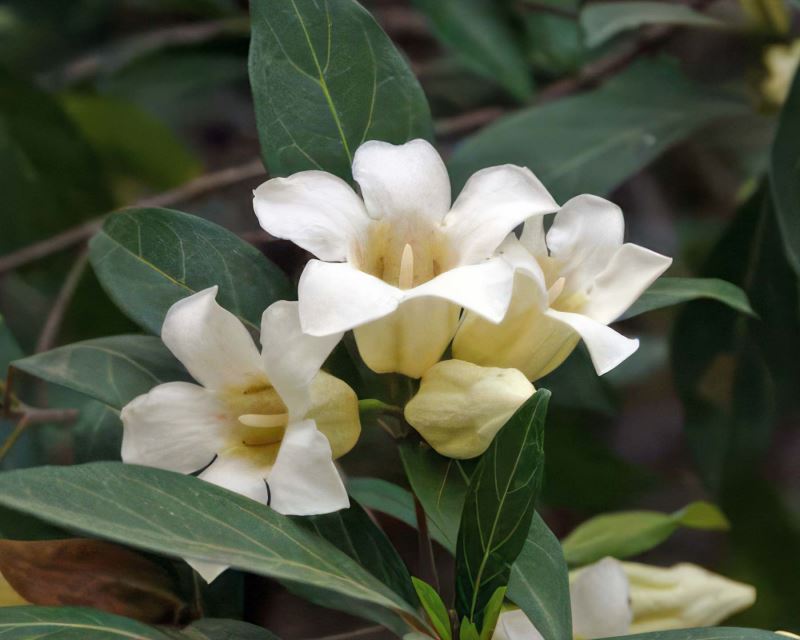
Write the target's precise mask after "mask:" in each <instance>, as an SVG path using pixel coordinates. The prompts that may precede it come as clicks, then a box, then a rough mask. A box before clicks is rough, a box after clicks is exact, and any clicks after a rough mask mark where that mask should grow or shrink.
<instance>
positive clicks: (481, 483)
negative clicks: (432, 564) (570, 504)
mask: <svg viewBox="0 0 800 640" xmlns="http://www.w3.org/2000/svg"><path fill="white" fill-rule="evenodd" d="M549 399H550V392H549V391H547V390H546V389H539V390H538V391H537V392H536V393H535V394H534V395H533V396H531V397H530V398H529V399H528V400H527V401H526V402H525V403H524V404H523V405H522V406H521V407H520V408H519V409H517V411H516V412H515V413H514V415H513V416H511V418H510V419H509V420H508V422H507V423H506V424H505V426H504V427H503V428H502V429H500V431H499V432H498V434H497V435H496V436H495V438H494V440H493V441H492V444H491V445H490V446H489V449H487V451H486V453H485V454H484V455H483V456H482V457H481V459H480V462H479V463H478V466H477V468H476V469H475V472H474V473H473V474H472V477H471V478H470V483H469V489H468V491H467V497H466V500H465V502H464V510H463V512H462V514H461V526H460V527H459V531H458V546H457V549H456V610H457V611H458V613H459V615H460V616H465V617H467V619H469V620H470V621H472V622H475V623H476V624H478V625H480V624H481V622H482V620H483V613H484V609H485V607H486V604H487V603H488V602H489V599H490V598H491V597H492V594H494V592H495V590H496V589H497V588H498V587H502V586H506V585H507V584H508V579H509V576H510V574H511V566H512V564H513V563H514V561H515V560H516V559H517V556H519V553H520V551H521V550H522V548H523V546H524V544H525V541H526V539H527V534H528V530H529V529H530V525H531V520H532V518H533V514H534V507H535V504H536V498H537V497H538V495H539V489H540V487H541V482H542V476H543V473H544V424H545V416H546V414H547V404H548V401H549Z"/></svg>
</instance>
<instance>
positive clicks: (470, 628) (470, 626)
mask: <svg viewBox="0 0 800 640" xmlns="http://www.w3.org/2000/svg"><path fill="white" fill-rule="evenodd" d="M480 637H481V636H480V633H478V626H477V625H476V624H475V623H474V622H471V621H469V620H467V619H466V618H462V620H461V626H460V627H459V629H458V640H480Z"/></svg>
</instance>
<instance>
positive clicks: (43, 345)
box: [36, 247, 89, 353]
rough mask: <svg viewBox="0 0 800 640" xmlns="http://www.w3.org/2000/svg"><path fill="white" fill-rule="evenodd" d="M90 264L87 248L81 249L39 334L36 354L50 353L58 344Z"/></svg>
mask: <svg viewBox="0 0 800 640" xmlns="http://www.w3.org/2000/svg"><path fill="white" fill-rule="evenodd" d="M88 264H89V253H88V251H87V250H86V247H84V248H83V249H81V252H80V253H79V254H78V257H77V258H76V259H75V262H74V263H73V265H72V267H71V268H70V270H69V272H68V273H67V277H66V278H65V279H64V284H62V285H61V289H60V290H59V292H58V295H57V296H56V299H55V301H54V302H53V306H52V307H51V309H50V313H48V314H47V319H46V320H45V323H44V327H42V332H41V333H40V334H39V339H38V340H37V342H36V353H41V352H42V351H49V350H50V349H52V348H53V345H54V344H55V343H56V340H57V339H58V334H59V331H60V330H61V323H62V322H63V320H64V315H65V314H66V312H67V309H68V308H69V304H70V302H72V298H73V296H74V295H75V291H76V290H77V288H78V283H79V282H80V281H81V277H82V276H83V274H84V272H85V271H86V266H87V265H88Z"/></svg>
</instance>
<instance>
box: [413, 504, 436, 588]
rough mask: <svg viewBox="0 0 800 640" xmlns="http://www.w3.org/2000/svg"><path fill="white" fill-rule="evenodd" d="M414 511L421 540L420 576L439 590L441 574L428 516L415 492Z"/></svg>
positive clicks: (419, 539)
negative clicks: (434, 550)
mask: <svg viewBox="0 0 800 640" xmlns="http://www.w3.org/2000/svg"><path fill="white" fill-rule="evenodd" d="M414 511H415V513H416V516H417V533H418V541H419V567H418V568H417V570H418V571H419V577H420V578H422V579H423V580H425V582H427V583H428V584H430V585H431V586H433V588H434V589H436V591H437V592H438V591H439V574H438V572H437V571H436V558H435V556H434V555H433V543H432V542H431V536H430V532H429V531H428V517H427V516H426V515H425V509H424V508H423V507H422V503H421V502H420V501H419V498H418V497H417V495H416V494H414Z"/></svg>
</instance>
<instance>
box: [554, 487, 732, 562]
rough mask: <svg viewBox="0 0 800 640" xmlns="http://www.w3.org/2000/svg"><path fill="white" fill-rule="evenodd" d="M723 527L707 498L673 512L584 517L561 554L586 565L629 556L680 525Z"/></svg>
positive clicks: (723, 520)
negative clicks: (585, 518)
mask: <svg viewBox="0 0 800 640" xmlns="http://www.w3.org/2000/svg"><path fill="white" fill-rule="evenodd" d="M682 526H683V527H687V528H690V529H704V530H717V531H724V530H727V529H728V528H729V526H730V525H729V523H728V521H727V519H726V518H725V516H724V515H723V514H722V512H721V511H720V510H719V509H717V507H715V506H714V505H712V504H709V503H708V502H693V503H692V504H690V505H688V506H687V507H685V508H684V509H681V510H680V511H676V512H675V513H660V512H658V511H624V512H620V513H610V514H605V515H601V516H597V517H595V518H592V519H591V520H587V521H586V522H584V523H583V524H581V525H579V526H578V527H577V528H576V529H575V530H574V531H573V532H572V533H570V534H569V535H568V536H567V537H566V538H565V539H564V541H563V543H562V545H563V548H564V556H565V557H566V559H567V562H568V563H569V564H571V565H578V566H581V565H586V564H590V563H592V562H596V561H597V560H600V559H601V558H605V557H606V556H612V557H614V558H620V559H622V558H629V557H630V556H635V555H638V554H640V553H644V552H645V551H649V550H650V549H652V548H653V547H656V546H658V545H659V544H661V543H662V542H664V541H665V540H666V539H667V538H669V537H670V536H671V535H672V534H673V533H674V532H675V531H677V530H678V528H680V527H682Z"/></svg>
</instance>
